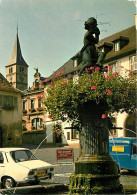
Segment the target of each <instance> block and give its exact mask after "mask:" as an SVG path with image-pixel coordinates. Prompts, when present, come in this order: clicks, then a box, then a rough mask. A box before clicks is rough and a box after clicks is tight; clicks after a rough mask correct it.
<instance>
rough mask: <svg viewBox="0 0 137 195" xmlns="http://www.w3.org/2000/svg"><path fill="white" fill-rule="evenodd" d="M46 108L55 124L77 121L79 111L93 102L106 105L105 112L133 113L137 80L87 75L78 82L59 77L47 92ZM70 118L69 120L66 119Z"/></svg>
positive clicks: (114, 76) (99, 74)
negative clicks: (58, 121) (89, 102)
mask: <svg viewBox="0 0 137 195" xmlns="http://www.w3.org/2000/svg"><path fill="white" fill-rule="evenodd" d="M47 94H48V95H47V98H46V100H45V105H46V107H47V109H48V112H49V113H50V114H51V117H52V119H53V120H58V119H60V120H62V121H63V120H65V119H72V120H74V119H76V118H77V117H78V108H79V107H80V106H82V105H83V104H84V103H86V102H88V101H91V102H94V103H96V104H99V103H100V102H104V103H106V104H107V107H106V112H115V111H117V112H118V111H121V112H124V111H126V112H133V111H134V110H135V107H136V81H135V77H134V76H132V77H126V78H123V77H121V76H119V75H118V74H117V73H116V74H109V75H107V76H105V74H104V73H100V72H99V71H96V72H92V73H89V72H86V73H84V74H83V75H81V76H80V77H79V79H78V81H77V82H73V79H72V77H70V76H69V77H68V78H67V79H66V80H65V79H64V78H62V77H59V78H58V79H57V80H56V81H53V82H52V83H51V86H50V87H49V88H48V89H47ZM66 115H67V117H66Z"/></svg>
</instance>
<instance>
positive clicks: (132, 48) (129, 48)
mask: <svg viewBox="0 0 137 195" xmlns="http://www.w3.org/2000/svg"><path fill="white" fill-rule="evenodd" d="M120 38H123V39H125V40H127V39H128V40H129V42H127V44H126V45H125V46H124V47H123V48H122V49H120V50H119V51H117V52H114V50H113V48H112V49H111V51H110V52H108V53H107V55H106V57H105V60H104V63H107V62H111V61H113V60H117V59H119V58H121V57H124V56H127V55H130V54H134V53H136V29H135V26H131V27H129V28H127V29H125V30H122V31H120V32H117V33H115V34H113V35H111V36H109V37H106V38H104V39H102V40H100V41H99V43H98V45H97V47H100V46H102V45H104V44H105V45H108V46H113V44H114V43H113V42H114V40H118V39H120ZM75 56H77V54H76V55H74V56H73V57H72V58H71V59H70V60H68V61H67V62H66V63H65V64H64V65H63V66H61V67H60V68H59V69H58V70H57V71H55V74H52V75H51V76H50V77H49V79H53V78H56V74H57V73H59V72H62V71H63V72H64V73H63V75H66V74H69V73H73V72H75V71H78V70H79V69H80V68H81V63H80V64H79V65H78V66H77V67H74V65H73V60H72V59H75Z"/></svg>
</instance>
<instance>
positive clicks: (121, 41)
mask: <svg viewBox="0 0 137 195" xmlns="http://www.w3.org/2000/svg"><path fill="white" fill-rule="evenodd" d="M112 42H113V43H114V51H119V50H120V49H122V48H123V47H125V46H126V45H127V44H128V42H129V38H128V37H124V36H119V37H116V38H115V39H114V40H113V41H112Z"/></svg>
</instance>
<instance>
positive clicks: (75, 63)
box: [73, 59, 78, 68]
mask: <svg viewBox="0 0 137 195" xmlns="http://www.w3.org/2000/svg"><path fill="white" fill-rule="evenodd" d="M73 63H74V68H75V67H77V66H78V61H77V59H75V60H74V61H73Z"/></svg>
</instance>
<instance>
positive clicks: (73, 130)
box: [72, 129, 79, 139]
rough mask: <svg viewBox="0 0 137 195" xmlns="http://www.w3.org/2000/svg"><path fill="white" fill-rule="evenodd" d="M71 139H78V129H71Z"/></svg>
mask: <svg viewBox="0 0 137 195" xmlns="http://www.w3.org/2000/svg"><path fill="white" fill-rule="evenodd" d="M72 139H79V131H77V130H76V129H72Z"/></svg>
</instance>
